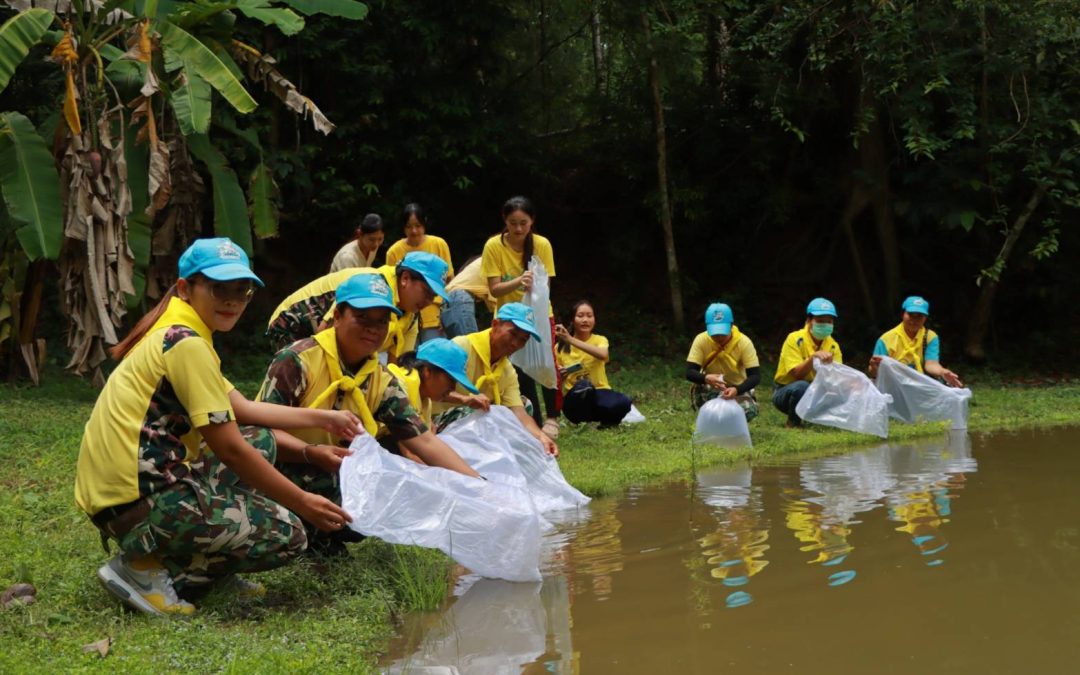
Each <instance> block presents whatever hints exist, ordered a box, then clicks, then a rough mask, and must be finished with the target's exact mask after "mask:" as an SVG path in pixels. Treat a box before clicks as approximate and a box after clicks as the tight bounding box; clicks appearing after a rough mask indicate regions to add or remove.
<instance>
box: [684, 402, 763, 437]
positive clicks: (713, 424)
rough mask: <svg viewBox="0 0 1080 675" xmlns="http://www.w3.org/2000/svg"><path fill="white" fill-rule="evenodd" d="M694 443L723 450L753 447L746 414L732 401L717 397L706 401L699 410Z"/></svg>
mask: <svg viewBox="0 0 1080 675" xmlns="http://www.w3.org/2000/svg"><path fill="white" fill-rule="evenodd" d="M694 442H695V443H711V444H713V445H719V446H720V447H723V448H743V447H746V448H749V447H752V446H753V443H752V442H751V441H750V427H749V425H747V423H746V413H745V412H743V409H742V408H741V407H740V406H739V404H738V403H736V402H735V401H733V400H732V399H726V398H719V397H717V398H714V399H712V400H709V401H706V402H705V405H703V406H701V409H700V410H698V416H697V425H696V426H695V427H694Z"/></svg>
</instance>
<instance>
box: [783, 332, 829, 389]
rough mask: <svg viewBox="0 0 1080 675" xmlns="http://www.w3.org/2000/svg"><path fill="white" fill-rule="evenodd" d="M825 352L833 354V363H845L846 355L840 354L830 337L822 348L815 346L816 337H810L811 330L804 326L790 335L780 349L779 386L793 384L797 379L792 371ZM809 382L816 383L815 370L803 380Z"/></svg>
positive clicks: (822, 343)
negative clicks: (817, 353) (815, 354)
mask: <svg viewBox="0 0 1080 675" xmlns="http://www.w3.org/2000/svg"><path fill="white" fill-rule="evenodd" d="M821 350H825V351H828V352H832V355H833V361H835V362H836V363H843V362H844V355H843V354H842V353H841V352H840V345H839V344H837V342H836V340H834V339H832V336H829V337H827V338H825V339H824V340H822V342H821V346H820V347H817V346H815V345H814V337H813V336H812V335H810V329H809V328H807V327H806V326H803V327H802V328H800V329H799V330H795V331H792V332H790V333H788V336H787V338H785V339H784V346H783V347H782V348H781V349H780V362H779V363H777V364H776V378H775V379H776V383H777V384H779V385H785V384H791V383H792V382H794V381H795V377H794V376H793V375H791V369H792V368H794V367H795V366H797V365H799V364H800V363H802V362H803V361H805V360H806V359H808V358H809V357H810V355H811V354H813V353H814V352H817V351H821ZM802 379H804V380H806V381H807V382H813V381H814V369H813V368H811V369H810V370H809V371H808V372H807V373H806V375H805V376H804V377H803V378H802Z"/></svg>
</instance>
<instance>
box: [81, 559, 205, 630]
mask: <svg viewBox="0 0 1080 675" xmlns="http://www.w3.org/2000/svg"><path fill="white" fill-rule="evenodd" d="M97 576H98V581H100V582H101V585H102V586H104V587H105V590H107V591H108V592H110V593H112V594H113V595H115V596H116V597H117V598H120V600H122V601H124V602H125V603H127V604H128V606H130V607H132V608H134V609H137V610H139V611H140V612H142V613H144V614H150V615H152V616H167V615H174V614H176V615H180V616H191V615H192V614H194V613H195V605H193V604H191V603H190V602H186V601H184V600H181V599H180V598H179V597H177V595H176V589H175V588H173V583H172V577H170V576H169V573H168V572H166V571H165V568H163V567H154V568H151V569H148V570H137V569H134V568H133V567H131V565H128V564H127V563H126V562H124V559H123V556H121V555H117V556H115V557H114V558H113V559H112V560H110V561H109V562H107V563H105V564H104V565H102V566H101V567H99V568H98V571H97Z"/></svg>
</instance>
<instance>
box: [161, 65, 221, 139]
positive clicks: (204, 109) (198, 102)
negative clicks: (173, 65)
mask: <svg viewBox="0 0 1080 675" xmlns="http://www.w3.org/2000/svg"><path fill="white" fill-rule="evenodd" d="M181 80H182V81H181V84H180V86H179V87H177V88H175V89H173V90H172V91H171V92H170V93H169V101H170V102H171V103H172V108H173V112H174V113H176V122H177V124H179V125H180V133H182V134H184V135H185V136H190V135H192V134H205V133H206V132H207V131H208V130H209V129H210V109H211V103H210V85H209V84H208V83H207V82H206V80H204V79H202V78H201V77H199V76H198V75H196V74H195V73H193V72H191V71H185V72H184V73H183V75H181Z"/></svg>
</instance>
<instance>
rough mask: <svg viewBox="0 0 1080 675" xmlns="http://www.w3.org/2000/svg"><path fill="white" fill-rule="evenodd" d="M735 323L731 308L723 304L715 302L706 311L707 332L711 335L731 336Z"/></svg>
mask: <svg viewBox="0 0 1080 675" xmlns="http://www.w3.org/2000/svg"><path fill="white" fill-rule="evenodd" d="M733 321H735V318H734V316H732V314H731V308H730V307H728V306H727V305H725V304H724V303H722V302H714V303H713V304H711V305H709V308H708V309H706V310H705V330H706V331H708V333H709V335H731V324H732V322H733Z"/></svg>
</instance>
